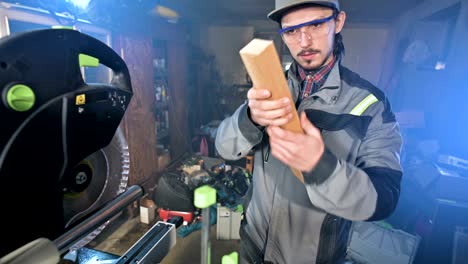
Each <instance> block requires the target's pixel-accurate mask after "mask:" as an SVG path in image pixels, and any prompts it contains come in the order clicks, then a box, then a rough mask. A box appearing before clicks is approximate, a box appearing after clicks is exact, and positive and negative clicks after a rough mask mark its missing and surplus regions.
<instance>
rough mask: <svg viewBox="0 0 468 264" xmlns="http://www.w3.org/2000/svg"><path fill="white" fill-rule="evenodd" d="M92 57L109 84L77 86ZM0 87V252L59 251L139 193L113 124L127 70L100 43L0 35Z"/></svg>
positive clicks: (57, 33)
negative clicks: (104, 71)
mask: <svg viewBox="0 0 468 264" xmlns="http://www.w3.org/2000/svg"><path fill="white" fill-rule="evenodd" d="M96 63H97V65H98V64H99V63H101V64H103V65H105V66H107V67H108V68H110V69H111V70H112V72H113V77H112V80H111V82H110V84H89V83H85V82H84V80H83V77H82V73H81V67H83V66H97V65H96ZM0 91H1V96H2V98H1V101H0V121H1V122H2V125H1V129H0V182H1V183H2V191H1V192H0V206H1V207H0V208H2V221H1V222H2V223H1V225H0V257H2V256H5V255H6V254H8V253H10V252H12V251H14V250H16V251H15V252H16V256H18V254H19V255H21V254H24V255H26V252H29V253H28V254H30V253H31V252H35V251H31V245H32V248H33V249H35V250H36V251H37V249H38V248H39V249H41V247H40V246H39V247H38V245H42V244H41V243H42V242H40V241H43V240H44V239H45V240H46V241H49V242H50V243H49V244H52V245H54V248H56V249H57V251H54V252H59V253H60V254H62V255H63V254H65V253H66V252H67V250H68V249H69V247H70V246H72V245H75V244H76V243H78V242H79V241H80V239H82V238H83V237H84V236H86V235H87V234H88V233H91V232H92V231H93V230H96V229H97V228H98V227H102V225H103V224H105V223H107V222H106V221H108V220H109V219H110V218H111V217H113V216H115V214H116V213H117V211H118V210H119V209H123V208H124V207H125V206H127V205H128V204H130V203H132V202H133V201H135V200H137V199H138V198H139V197H141V196H142V194H143V190H142V189H141V188H140V187H139V186H132V188H127V180H128V173H129V153H128V148H127V144H126V141H125V137H124V136H123V133H122V131H121V130H120V129H118V128H119V124H120V122H121V120H122V117H123V115H124V113H125V111H126V109H127V106H128V104H129V102H130V99H131V97H132V88H131V82H130V75H129V72H128V69H127V66H126V65H125V62H124V61H123V60H122V59H121V58H120V56H119V55H118V54H117V53H115V52H114V51H113V50H112V49H111V48H109V47H108V46H107V45H105V44H104V43H102V42H100V41H99V40H97V39H95V38H92V37H90V36H88V35H86V34H82V33H80V32H78V31H76V30H70V29H46V30H36V31H29V32H24V33H19V34H15V35H10V36H7V37H4V38H2V39H0ZM159 225H160V226H161V225H162V226H164V225H163V224H159ZM170 225H171V226H169V227H173V226H174V225H173V224H170ZM163 229H164V228H163ZM166 229H167V228H166ZM170 229H173V228H170ZM158 230H159V229H158ZM157 232H160V231H157ZM153 233H154V232H153ZM41 238H42V239H43V240H40V241H39V242H37V239H41ZM31 241H36V242H32V244H28V243H30V242H31ZM51 241H53V243H52V242H51ZM24 245H29V247H25V246H24ZM18 248H21V250H18ZM39 251H40V252H42V253H44V252H47V250H42V249H41V250H39ZM140 251H141V250H139V251H138V252H140ZM18 252H19V253H18ZM36 253H37V252H36ZM36 253H34V254H36ZM10 255H11V254H9V255H7V256H10ZM13 257H15V256H13ZM33 259H35V260H36V261H38V259H39V258H37V257H36V258H34V257H33ZM0 263H15V262H14V258H11V257H10V258H1V259H0ZM17 263H22V262H17ZM32 263H40V262H32Z"/></svg>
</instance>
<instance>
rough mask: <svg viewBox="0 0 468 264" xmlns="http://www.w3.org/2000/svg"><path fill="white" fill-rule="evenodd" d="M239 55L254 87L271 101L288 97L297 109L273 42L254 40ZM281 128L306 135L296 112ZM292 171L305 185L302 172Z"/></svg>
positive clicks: (293, 169)
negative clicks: (268, 92) (268, 94)
mask: <svg viewBox="0 0 468 264" xmlns="http://www.w3.org/2000/svg"><path fill="white" fill-rule="evenodd" d="M239 53H240V56H241V59H242V61H243V63H244V66H245V68H246V69H247V72H248V73H249V75H250V78H251V79H252V82H253V85H254V87H256V88H262V89H268V90H270V92H271V97H270V99H274V100H276V99H280V98H282V97H288V98H289V99H290V102H291V107H292V109H296V107H295V106H294V103H293V100H292V95H291V92H290V91H289V88H288V83H287V81H286V78H285V75H284V72H283V69H282V67H281V63H280V60H279V56H278V53H277V51H276V48H275V45H274V43H273V41H271V40H263V39H253V40H252V41H251V42H250V43H248V44H247V45H246V46H245V47H244V48H242V49H241V50H240V52H239ZM281 127H282V128H284V129H286V130H289V131H292V132H296V133H304V131H303V130H302V127H301V123H300V120H299V115H298V114H297V111H295V110H294V111H293V118H292V120H291V121H290V122H289V123H287V124H285V125H283V126H281ZM291 170H292V172H293V173H294V175H295V176H296V177H297V178H298V179H299V180H300V181H301V182H302V183H304V176H303V175H302V172H301V171H300V170H297V169H295V168H291Z"/></svg>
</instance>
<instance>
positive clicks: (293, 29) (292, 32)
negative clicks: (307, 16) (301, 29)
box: [283, 28, 298, 35]
mask: <svg viewBox="0 0 468 264" xmlns="http://www.w3.org/2000/svg"><path fill="white" fill-rule="evenodd" d="M297 32H298V29H297V28H292V29H288V30H286V31H284V33H283V34H285V35H294V34H297Z"/></svg>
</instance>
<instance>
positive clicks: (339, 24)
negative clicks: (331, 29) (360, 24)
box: [335, 11, 346, 34]
mask: <svg viewBox="0 0 468 264" xmlns="http://www.w3.org/2000/svg"><path fill="white" fill-rule="evenodd" d="M335 21H336V27H335V34H338V33H340V32H341V30H342V29H343V26H344V24H345V21H346V13H345V11H340V13H338V15H337V16H336V20H335Z"/></svg>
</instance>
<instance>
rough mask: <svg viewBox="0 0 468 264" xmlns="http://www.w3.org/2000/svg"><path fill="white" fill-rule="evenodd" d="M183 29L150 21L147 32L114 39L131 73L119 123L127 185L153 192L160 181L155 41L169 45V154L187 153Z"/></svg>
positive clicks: (185, 61)
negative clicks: (124, 146)
mask: <svg viewBox="0 0 468 264" xmlns="http://www.w3.org/2000/svg"><path fill="white" fill-rule="evenodd" d="M183 32H184V30H183V29H182V28H180V26H177V25H172V24H167V23H166V24H161V23H160V22H157V21H156V22H154V23H152V26H151V27H150V29H149V30H141V29H139V30H135V31H133V32H125V33H120V34H115V35H114V43H113V47H114V49H115V50H116V51H117V52H118V53H119V54H120V55H121V56H122V58H123V59H124V60H125V62H126V63H127V66H128V69H129V71H130V76H131V80H132V87H133V98H132V101H131V103H130V105H129V108H128V110H127V112H126V114H125V117H124V119H123V121H122V127H123V129H124V131H125V135H126V138H127V143H128V146H129V152H130V166H131V167H130V178H129V184H130V185H132V184H139V185H142V186H143V187H144V189H145V191H147V192H152V191H153V189H154V187H155V185H156V183H157V179H158V177H159V175H158V165H157V159H158V153H157V151H156V145H157V141H156V129H155V126H156V123H155V118H154V113H153V104H154V103H155V96H154V89H153V80H154V78H153V77H154V72H153V57H154V54H153V43H152V42H153V39H157V40H163V41H166V42H167V57H168V61H167V67H168V94H169V96H170V97H171V100H170V105H169V110H170V115H169V118H170V134H171V156H172V157H173V158H174V157H177V156H179V155H182V154H183V153H185V152H187V150H188V149H187V147H188V146H189V143H188V142H189V141H188V139H189V131H188V125H187V124H188V122H187V108H186V106H187V98H186V95H187V92H186V89H187V69H186V65H187V48H186V47H187V45H186V38H185V34H184V33H183Z"/></svg>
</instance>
